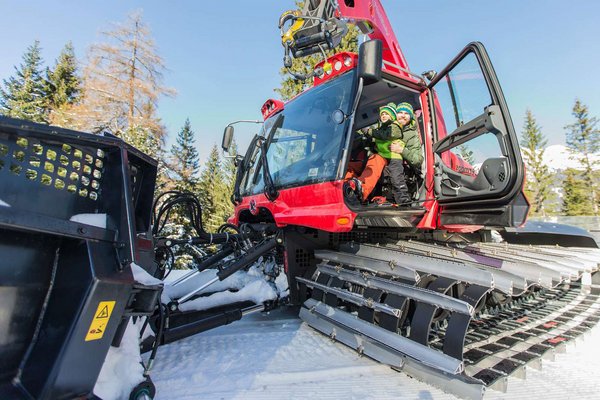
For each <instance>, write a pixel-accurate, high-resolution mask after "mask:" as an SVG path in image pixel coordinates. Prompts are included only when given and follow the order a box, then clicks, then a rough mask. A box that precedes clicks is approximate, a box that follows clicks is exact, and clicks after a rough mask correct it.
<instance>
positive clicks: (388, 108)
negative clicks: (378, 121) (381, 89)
mask: <svg viewBox="0 0 600 400" xmlns="http://www.w3.org/2000/svg"><path fill="white" fill-rule="evenodd" d="M384 112H385V113H388V114H389V115H390V117H392V118H391V119H392V121H395V120H396V105H395V104H394V103H387V104H386V105H385V106H382V107H379V115H381V113H384Z"/></svg>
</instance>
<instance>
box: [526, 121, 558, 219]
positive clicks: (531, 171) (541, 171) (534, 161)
mask: <svg viewBox="0 0 600 400" xmlns="http://www.w3.org/2000/svg"><path fill="white" fill-rule="evenodd" d="M546 144H547V140H546V138H545V137H544V134H543V133H542V130H541V128H540V127H539V126H538V125H537V122H536V120H535V117H534V116H533V113H532V112H531V110H527V112H526V114H525V124H524V125H523V132H522V133H521V146H522V149H523V155H524V156H525V162H526V164H527V183H526V187H525V193H526V194H527V197H528V198H529V199H530V201H531V202H532V206H533V207H532V210H533V213H534V214H541V215H544V216H545V215H546V213H547V210H546V208H545V206H544V202H545V201H547V200H548V199H549V198H550V196H551V194H552V191H551V187H550V185H551V183H552V179H553V176H552V173H551V172H550V171H549V170H548V166H547V165H546V164H545V163H544V151H545V147H546Z"/></svg>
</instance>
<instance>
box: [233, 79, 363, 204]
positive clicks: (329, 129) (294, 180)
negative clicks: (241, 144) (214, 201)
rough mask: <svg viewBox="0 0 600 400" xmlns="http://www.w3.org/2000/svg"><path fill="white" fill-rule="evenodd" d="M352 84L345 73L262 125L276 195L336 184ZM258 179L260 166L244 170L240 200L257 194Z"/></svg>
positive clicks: (260, 188)
mask: <svg viewBox="0 0 600 400" xmlns="http://www.w3.org/2000/svg"><path fill="white" fill-rule="evenodd" d="M354 82H355V79H354V71H350V72H348V73H346V74H344V75H342V76H340V77H338V78H336V79H333V80H332V81H331V82H328V83H325V84H322V85H320V86H317V87H315V88H313V89H311V90H309V91H307V92H306V93H304V94H302V95H300V96H298V97H296V98H295V99H293V100H291V101H290V102H289V103H287V104H286V105H285V109H284V110H283V111H282V113H280V114H277V115H275V116H273V117H271V118H270V119H269V120H267V121H265V125H264V131H263V134H269V133H270V134H271V136H270V137H269V138H267V146H268V149H267V162H268V164H269V170H270V173H271V177H272V178H273V183H274V185H275V187H276V188H277V189H281V188H286V187H293V186H300V185H304V184H309V183H318V182H326V181H332V180H335V179H336V175H337V171H338V166H339V164H340V158H341V155H342V147H343V146H342V143H343V140H344V137H345V133H346V130H347V129H346V128H347V123H348V119H347V118H343V116H344V115H348V114H349V113H350V108H351V104H352V99H353V90H354V86H355V85H354ZM281 114H283V115H281ZM342 120H343V121H342ZM256 151H257V152H258V151H260V150H258V149H256ZM256 159H257V162H256V163H257V164H260V162H258V160H259V159H260V157H256ZM263 173H264V171H263V168H261V166H260V165H255V166H253V167H252V168H250V169H249V171H248V176H247V179H245V180H244V181H245V182H244V185H243V188H244V189H243V190H242V194H243V195H249V194H257V193H260V192H262V191H263V189H264V179H263V178H264V177H263ZM252 175H255V176H254V177H253V176H252Z"/></svg>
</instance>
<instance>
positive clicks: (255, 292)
mask: <svg viewBox="0 0 600 400" xmlns="http://www.w3.org/2000/svg"><path fill="white" fill-rule="evenodd" d="M257 268H258V266H255V267H252V268H251V269H250V270H249V271H248V272H243V271H241V272H238V273H236V274H234V275H233V276H231V277H230V279H229V280H226V281H225V282H223V283H219V284H218V285H220V289H225V288H226V287H227V286H229V287H235V288H239V287H246V288H247V287H250V288H253V289H252V290H250V289H248V288H247V289H245V290H240V291H238V292H236V294H232V295H234V296H236V298H235V300H240V298H239V296H242V295H243V297H245V298H248V299H258V300H261V301H264V300H265V299H267V298H270V297H271V296H273V295H275V292H281V291H282V290H285V289H286V288H284V287H280V284H281V282H276V283H274V284H267V282H266V281H264V280H263V279H262V277H261V276H260V274H258V273H257ZM140 270H141V268H140V269H136V270H135V272H136V274H135V275H136V278H137V279H138V280H142V281H144V280H145V278H144V277H143V274H144V273H145V272H144V271H143V270H141V271H140ZM174 272H175V273H174V276H172V277H170V279H169V280H170V281H173V280H174V279H176V278H177V277H178V276H180V275H181V273H182V271H174ZM213 275H214V271H207V272H206V274H204V276H200V277H198V278H196V280H190V281H188V282H186V283H185V284H184V285H182V287H179V288H172V287H168V285H167V288H166V290H165V292H166V293H168V294H170V295H171V296H173V297H178V296H179V295H181V293H177V291H181V292H185V291H187V290H188V288H189V287H193V286H196V287H197V285H199V284H201V283H202V282H204V281H206V280H208V279H210V278H212V276H213ZM148 283H152V282H148ZM221 297H223V294H222V293H220V294H218V295H217V296H216V297H214V298H212V299H211V298H210V297H207V298H205V301H204V302H209V303H211V305H212V306H214V305H215V304H219V303H221V300H224V302H225V303H227V302H228V301H227V299H222V298H221ZM163 301H168V299H165V298H163ZM191 303H193V302H191ZM196 303H198V304H195V306H196V307H195V308H203V306H202V304H200V303H199V302H198V301H196ZM140 325H141V324H140V323H138V325H137V326H136V325H132V324H130V326H129V327H128V329H127V331H126V335H125V337H124V339H123V342H122V344H121V347H120V348H118V349H117V348H111V349H110V352H109V354H108V356H107V359H106V362H105V364H104V367H103V369H102V371H101V373H100V377H99V379H98V383H97V385H96V387H95V389H94V393H95V394H97V395H99V396H100V397H101V398H103V399H104V400H112V399H127V398H128V395H129V393H130V391H131V389H132V388H133V387H134V386H135V385H136V384H137V383H138V382H140V381H142V380H143V377H142V372H143V368H142V367H141V365H140V356H139V351H138V347H137V346H138V343H139V341H138V333H139V326H140ZM142 358H144V359H147V358H148V354H145V355H144V356H143V357H142ZM151 377H152V380H153V382H154V383H155V385H156V389H157V395H156V397H155V398H156V399H158V400H166V399H190V400H191V399H306V398H315V399H418V400H430V399H431V400H433V399H440V400H441V399H455V397H454V396H452V395H450V394H447V393H444V392H442V391H441V390H438V389H436V388H434V387H432V386H429V385H427V384H426V383H423V382H419V381H417V380H415V379H412V378H410V377H408V376H407V375H405V374H403V373H399V372H396V371H394V370H392V369H391V368H389V367H387V366H385V365H382V364H379V363H377V362H375V361H373V360H371V359H369V358H367V357H361V356H359V355H358V354H357V353H356V352H355V351H353V350H351V349H349V348H347V347H345V346H344V345H342V344H339V343H337V342H334V341H332V340H331V339H329V338H328V337H326V336H324V335H322V334H320V333H318V332H317V331H315V330H313V329H312V328H310V327H309V326H308V325H306V324H305V323H303V322H302V321H301V320H300V319H299V318H298V310H297V309H294V308H289V307H286V308H280V309H277V310H275V311H272V312H270V313H268V314H267V313H255V314H251V315H248V316H246V317H244V318H243V319H242V320H241V321H237V322H234V323H232V324H230V325H227V326H224V327H221V328H218V329H214V330H211V331H208V332H204V333H200V334H197V335H195V336H192V337H189V338H186V339H183V340H181V341H178V342H175V343H172V344H169V345H166V346H161V347H160V348H159V349H158V354H157V358H156V360H155V364H154V368H153V370H152V372H151ZM485 398H486V399H497V400H499V399H530V398H535V399H538V398H545V399H548V400H549V399H570V398H573V399H600V326H597V327H595V328H594V329H592V330H591V331H590V332H589V333H587V334H586V335H584V336H583V337H581V338H579V339H578V340H577V341H576V342H574V343H571V344H569V345H568V346H567V352H566V353H564V354H557V355H556V359H555V361H544V362H543V367H542V370H541V371H536V370H532V369H528V370H527V379H526V380H518V379H516V378H510V380H509V385H508V392H507V393H499V392H494V391H488V393H487V394H486V396H485Z"/></svg>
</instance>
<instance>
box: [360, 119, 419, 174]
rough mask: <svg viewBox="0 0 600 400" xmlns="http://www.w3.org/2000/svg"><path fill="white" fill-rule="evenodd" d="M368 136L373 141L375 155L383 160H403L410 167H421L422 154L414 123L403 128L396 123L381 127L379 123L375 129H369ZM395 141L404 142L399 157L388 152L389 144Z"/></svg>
mask: <svg viewBox="0 0 600 400" xmlns="http://www.w3.org/2000/svg"><path fill="white" fill-rule="evenodd" d="M369 134H370V135H371V136H373V139H375V146H376V149H377V153H379V154H380V155H381V156H382V157H383V158H386V159H390V158H394V159H404V160H406V161H407V162H408V163H409V164H410V165H411V166H412V167H415V168H420V167H421V163H422V162H423V152H422V150H421V139H419V133H418V132H417V130H416V126H415V121H412V122H411V123H410V124H408V125H406V126H404V127H401V126H400V125H399V124H398V123H397V122H393V123H388V124H385V125H383V126H382V125H381V123H380V124H379V125H378V127H377V128H375V129H369ZM396 140H399V141H402V142H404V145H405V146H404V150H403V151H402V154H401V155H400V154H397V153H392V152H391V151H390V144H391V143H392V142H394V141H396Z"/></svg>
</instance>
